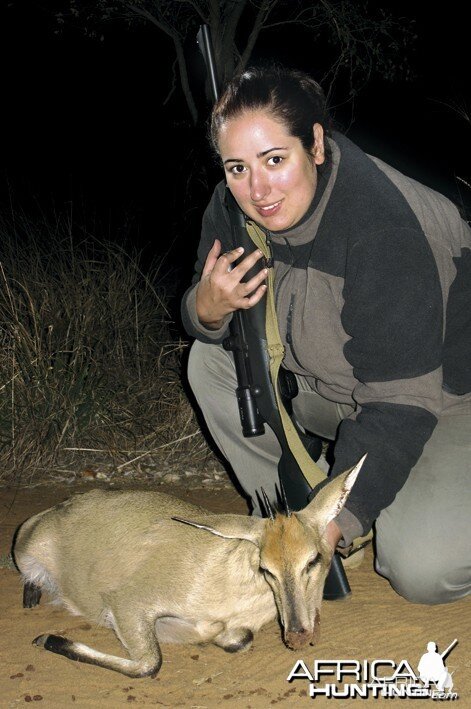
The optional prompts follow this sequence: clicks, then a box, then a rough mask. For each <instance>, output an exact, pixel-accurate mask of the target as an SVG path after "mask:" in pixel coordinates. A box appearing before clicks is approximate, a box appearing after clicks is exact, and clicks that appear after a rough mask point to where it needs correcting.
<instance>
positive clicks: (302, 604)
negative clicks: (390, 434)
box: [14, 459, 363, 677]
mask: <svg viewBox="0 0 471 709" xmlns="http://www.w3.org/2000/svg"><path fill="white" fill-rule="evenodd" d="M362 463H363V459H362V460H361V461H360V462H359V463H358V465H357V466H356V467H355V468H353V469H352V470H350V471H347V472H346V473H343V474H342V475H340V476H339V477H337V478H335V479H334V480H332V481H331V482H329V483H328V484H327V485H326V486H325V487H324V488H323V489H322V490H321V491H320V492H319V494H318V495H317V496H316V498H315V499H314V500H313V501H312V502H311V503H310V504H309V505H308V506H307V507H306V508H305V509H304V510H302V511H301V512H293V513H291V514H289V515H286V514H281V513H279V514H276V516H275V517H274V518H273V519H260V518H256V517H245V516H243V515H237V514H213V513H211V512H209V511H207V510H205V509H203V508H201V507H196V506H194V505H191V504H188V503H187V502H183V501H182V500H179V499H177V498H175V497H171V496H169V495H164V494H162V493H158V492H117V491H101V490H93V491H92V492H88V493H86V494H83V495H75V496H74V497H72V498H71V499H69V500H67V501H66V502H63V503H61V504H59V505H56V506H55V507H52V508H50V509H48V510H46V511H44V512H41V513H40V514H37V515H35V516H34V517H31V519H29V520H27V521H26V522H25V523H24V524H23V525H22V526H21V527H20V529H19V531H18V534H17V537H16V540H15V544H14V558H15V562H16V565H17V567H18V569H19V570H20V571H21V573H22V575H23V580H24V584H25V585H24V597H23V605H24V606H25V607H28V608H31V607H33V606H35V605H37V604H38V603H39V600H40V597H41V592H42V591H43V590H45V591H47V592H48V593H49V594H51V595H52V597H53V598H54V599H55V600H56V601H57V602H60V603H62V604H63V605H64V606H65V607H66V608H67V609H68V610H69V611H70V612H71V613H74V614H79V615H83V616H85V617H86V618H88V619H89V620H90V621H92V622H94V623H100V624H102V625H106V626H108V627H111V628H113V630H114V631H115V633H116V635H117V636H118V638H119V640H120V641H121V642H122V644H123V645H124V647H125V648H126V650H127V652H128V654H129V659H124V658H121V657H117V656H114V655H109V654H105V653H102V652H99V651H98V650H94V649H92V648H90V647H88V646H86V645H83V644H82V643H76V642H73V641H72V640H68V639H67V638H64V637H61V636H59V635H49V634H48V635H40V636H39V637H37V638H36V639H35V640H34V641H33V643H34V644H36V645H39V646H42V647H44V648H46V649H47V650H51V651H52V652H56V653H59V654H60V655H65V656H66V657H68V658H70V659H72V660H78V661H80V662H88V663H90V664H93V665H99V666H100V667H106V668H108V669H110V670H115V671H117V672H122V673H123V674H125V675H128V676H129V677H145V676H148V675H155V674H156V673H157V672H158V671H159V669H160V666H161V664H162V654H161V651H160V643H161V642H187V643H209V642H211V643H214V644H215V645H218V646H219V647H222V648H223V649H224V650H226V651H227V652H237V651H238V650H243V649H246V648H248V647H249V646H250V644H251V642H252V639H253V633H254V632H255V631H257V630H259V628H261V627H262V626H263V625H264V624H265V623H268V622H269V621H271V620H273V619H274V618H275V617H276V614H277V611H278V615H279V619H280V621H281V625H282V627H283V636H284V641H285V643H286V645H287V646H288V647H290V648H293V649H297V648H300V647H302V646H303V645H305V644H307V643H311V644H313V643H314V642H315V641H316V639H317V638H318V635H319V621H320V616H319V613H320V607H321V600H322V591H323V586H324V581H325V577H326V575H327V571H328V569H329V565H330V562H331V558H332V550H331V548H330V546H329V544H328V542H327V541H326V539H325V538H324V532H325V529H326V526H327V524H328V522H329V521H330V520H331V519H333V518H334V517H335V516H336V515H337V514H338V513H339V512H340V510H341V509H342V507H343V505H344V503H345V501H346V499H347V497H348V494H349V492H350V489H351V488H352V485H353V483H354V482H355V479H356V476H357V474H358V472H359V470H360V467H361V465H362ZM182 522H184V524H182Z"/></svg>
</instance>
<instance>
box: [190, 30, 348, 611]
mask: <svg viewBox="0 0 471 709" xmlns="http://www.w3.org/2000/svg"><path fill="white" fill-rule="evenodd" d="M197 41H198V44H199V47H200V50H201V53H202V54H203V57H204V60H205V63H206V67H207V71H208V76H209V80H210V84H211V91H212V94H213V99H214V101H217V99H218V96H219V90H218V83H217V75H216V68H215V62H214V57H213V51H212V44H211V37H210V33H209V27H208V26H207V25H202V26H201V27H200V30H199V32H198V35H197ZM225 201H226V206H227V210H228V213H229V217H230V224H231V237H232V246H233V248H237V247H239V246H242V247H243V248H244V253H243V256H242V257H241V258H244V257H245V256H247V255H248V254H250V253H251V252H252V251H255V249H256V247H255V244H254V243H253V242H252V239H251V238H250V236H249V234H248V232H247V229H246V228H245V216H244V214H243V212H242V211H241V209H240V207H239V206H238V204H237V202H236V201H235V199H234V197H233V196H232V194H231V192H230V190H229V189H228V188H226V196H225ZM262 261H263V259H262ZM264 266H265V264H264V263H261V262H258V263H257V264H256V265H255V266H254V267H253V268H252V269H250V271H249V272H248V273H247V274H246V276H245V277H244V281H248V280H250V278H252V277H253V276H254V275H255V274H256V273H258V272H259V270H260V268H263V267H264ZM265 310H266V297H263V298H262V299H261V300H260V301H259V302H258V303H257V304H256V305H254V306H253V307H252V308H249V309H248V310H238V311H236V312H234V313H233V317H232V320H231V322H230V325H229V332H230V335H229V337H227V338H226V339H225V340H224V343H223V345H224V348H225V349H227V350H230V351H232V353H233V356H234V362H235V369H236V374H237V384H238V386H237V389H236V396H237V401H238V405H239V414H240V420H241V424H242V431H243V435H244V436H245V437H252V436H260V435H262V434H263V433H264V432H265V428H264V423H267V424H268V425H269V426H270V428H271V429H272V430H273V432H274V433H275V435H276V437H277V439H278V441H279V443H280V446H281V450H282V454H281V458H280V461H279V463H278V474H279V478H280V481H281V484H282V485H283V487H284V489H285V493H286V498H287V501H288V504H289V506H290V508H291V509H292V510H301V509H303V508H304V507H306V504H307V500H308V496H309V493H310V492H311V487H310V485H309V483H308V482H307V480H306V478H305V477H304V475H303V473H302V471H301V469H300V467H299V465H298V462H297V460H296V458H295V457H294V455H293V454H292V452H291V450H290V447H289V444H288V441H287V439H286V434H285V431H284V428H283V424H282V421H281V417H280V412H279V410H278V406H277V403H276V399H275V393H274V390H273V385H272V382H271V379H270V369H269V362H268V352H267V345H266V334H265V332H266V330H265ZM294 423H295V422H294ZM298 432H299V433H300V435H301V437H302V438H303V433H302V432H301V431H300V429H299V427H298ZM303 440H305V439H304V438H303ZM349 593H350V586H349V583H348V579H347V576H346V574H345V570H344V568H343V565H342V562H341V560H340V557H339V555H338V554H334V557H333V559H332V566H331V569H330V572H329V575H328V577H327V580H326V582H325V587H324V598H326V599H330V600H334V599H338V598H344V597H345V596H347V595H348V594H349Z"/></svg>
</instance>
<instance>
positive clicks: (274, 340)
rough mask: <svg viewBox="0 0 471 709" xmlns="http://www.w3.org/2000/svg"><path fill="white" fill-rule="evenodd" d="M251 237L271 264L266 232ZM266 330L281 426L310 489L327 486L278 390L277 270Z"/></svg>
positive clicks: (353, 548) (359, 544) (253, 231)
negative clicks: (323, 484) (275, 287)
mask: <svg viewBox="0 0 471 709" xmlns="http://www.w3.org/2000/svg"><path fill="white" fill-rule="evenodd" d="M245 226H246V229H247V233H248V235H249V236H250V238H251V239H252V241H253V243H254V244H255V246H256V247H257V248H258V249H260V251H261V252H262V253H263V255H264V256H265V258H266V259H267V261H268V260H269V259H270V257H271V254H270V251H269V248H268V245H267V242H266V236H265V234H264V232H263V231H262V230H261V229H260V227H258V226H257V225H256V224H255V223H254V222H252V221H250V220H248V221H247V222H246V225H245ZM265 329H266V338H267V350H268V358H269V362H270V379H271V382H272V385H273V389H274V392H275V397H276V403H277V406H278V411H279V413H280V418H281V422H282V425H283V429H284V432H285V436H286V440H287V442H288V445H289V448H290V450H291V453H292V454H293V456H294V457H295V459H296V461H297V463H298V465H299V468H300V470H301V471H302V474H303V475H304V477H305V478H306V480H307V482H308V483H309V485H310V486H311V487H312V488H314V487H315V486H316V485H318V484H319V483H321V482H323V481H324V480H325V479H326V478H327V476H326V474H325V473H324V471H323V470H321V468H319V466H318V465H316V463H315V462H314V461H313V460H312V458H311V456H310V455H309V453H308V452H307V451H306V448H305V447H304V445H303V443H302V441H301V439H300V437H299V434H298V432H297V430H296V428H295V426H294V424H293V422H292V420H291V417H290V416H289V414H288V412H287V411H286V409H285V407H284V405H283V401H282V399H281V395H280V391H279V387H278V371H279V369H280V366H281V362H282V361H283V358H284V356H285V348H284V346H283V343H282V342H281V337H280V331H279V328H278V318H277V316H276V310H275V289H274V273H273V268H269V269H268V276H267V299H266V318H265ZM372 537H373V532H372V530H370V531H369V532H368V534H366V535H365V536H363V537H357V538H356V539H354V540H353V544H351V545H350V546H349V547H348V548H345V549H341V548H339V547H338V550H339V551H340V553H341V554H342V556H344V557H345V558H346V557H348V556H351V555H352V554H354V553H355V552H357V551H359V550H360V549H362V548H363V547H364V546H365V545H366V544H368V543H369V542H370V541H371V539H372Z"/></svg>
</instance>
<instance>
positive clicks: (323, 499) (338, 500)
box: [298, 453, 367, 534]
mask: <svg viewBox="0 0 471 709" xmlns="http://www.w3.org/2000/svg"><path fill="white" fill-rule="evenodd" d="M366 456H367V454H366V453H365V455H364V456H363V458H362V459H361V460H360V461H358V463H357V464H356V465H355V466H354V467H353V468H350V470H346V471H345V473H342V474H341V475H338V476H337V477H336V478H334V479H333V480H332V481H331V482H329V483H328V484H327V485H326V486H325V487H323V488H322V490H320V492H319V493H318V494H317V495H316V496H315V498H314V499H313V500H312V501H311V502H310V503H309V505H308V506H307V507H306V508H305V509H304V510H302V511H301V512H298V515H299V516H303V517H305V518H307V521H308V522H309V523H311V524H316V525H317V526H318V527H319V532H320V534H322V533H323V532H324V530H325V528H326V527H327V525H328V524H329V522H330V521H331V520H333V519H334V517H337V515H338V513H339V512H340V510H341V509H342V507H343V506H344V504H345V503H346V501H347V498H348V496H349V494H350V490H351V489H352V487H353V485H354V483H355V480H356V479H357V475H358V473H359V472H360V470H361V467H362V465H363V463H364V462H365V458H366Z"/></svg>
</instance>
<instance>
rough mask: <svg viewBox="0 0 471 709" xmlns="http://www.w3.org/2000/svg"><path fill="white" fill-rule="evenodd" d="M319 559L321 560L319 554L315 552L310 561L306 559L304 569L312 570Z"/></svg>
mask: <svg viewBox="0 0 471 709" xmlns="http://www.w3.org/2000/svg"><path fill="white" fill-rule="evenodd" d="M320 560H321V555H320V554H316V556H315V557H314V558H313V559H311V560H310V561H308V563H307V564H306V571H312V569H313V568H314V567H315V566H318V564H319V563H320Z"/></svg>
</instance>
